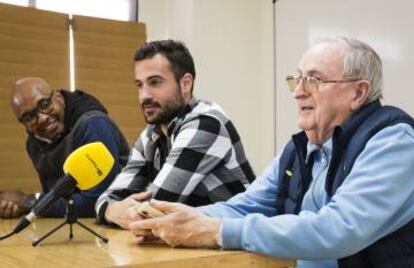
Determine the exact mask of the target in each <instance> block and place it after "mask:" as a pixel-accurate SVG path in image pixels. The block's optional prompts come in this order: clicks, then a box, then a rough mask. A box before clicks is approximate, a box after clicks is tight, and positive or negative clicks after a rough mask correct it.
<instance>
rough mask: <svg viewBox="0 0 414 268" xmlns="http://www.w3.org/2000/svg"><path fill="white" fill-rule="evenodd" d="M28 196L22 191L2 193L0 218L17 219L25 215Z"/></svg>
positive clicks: (5, 191)
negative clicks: (25, 201)
mask: <svg viewBox="0 0 414 268" xmlns="http://www.w3.org/2000/svg"><path fill="white" fill-rule="evenodd" d="M25 197H26V194H25V193H23V192H22V191H20V190H4V191H0V218H17V217H19V216H21V215H23V214H24V213H25V212H26V210H27V208H26V206H25V205H24V198H25Z"/></svg>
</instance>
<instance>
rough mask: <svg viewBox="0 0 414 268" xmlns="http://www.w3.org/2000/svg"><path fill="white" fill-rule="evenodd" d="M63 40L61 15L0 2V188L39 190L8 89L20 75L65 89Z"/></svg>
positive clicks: (65, 31) (64, 26) (64, 23)
mask: <svg viewBox="0 0 414 268" xmlns="http://www.w3.org/2000/svg"><path fill="white" fill-rule="evenodd" d="M68 38H69V34H68V26H67V16H66V15H64V14H59V13H53V12H48V11H42V10H36V9H33V8H27V7H18V6H13V5H6V4H0V122H1V127H0V146H1V147H0V148H1V149H2V156H1V157H0V189H5V188H7V189H11V188H21V189H22V190H24V191H26V192H34V191H38V190H39V189H40V186H39V182H38V179H37V174H36V172H35V171H34V169H33V166H32V163H31V161H30V159H29V157H28V156H27V154H26V149H25V147H26V145H25V141H26V132H25V130H24V127H22V126H21V125H20V124H19V123H18V122H17V121H16V119H15V118H14V115H13V114H12V112H11V110H10V107H9V98H10V90H11V88H12V86H13V84H14V82H15V81H16V80H17V79H19V78H22V77H25V76H39V77H42V78H44V79H45V80H46V81H47V82H48V83H49V84H50V85H51V86H52V87H57V88H68V86H69V82H68V81H69V80H68V78H69V68H68V67H69V58H68V55H69V39H68Z"/></svg>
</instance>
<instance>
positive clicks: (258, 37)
mask: <svg viewBox="0 0 414 268" xmlns="http://www.w3.org/2000/svg"><path fill="white" fill-rule="evenodd" d="M139 3H140V6H139V18H140V21H142V22H144V23H146V24H147V34H148V40H155V39H164V38H172V39H179V40H182V41H184V42H185V43H186V44H187V45H188V47H189V49H190V50H191V52H192V54H193V57H194V60H195V64H196V70H197V78H196V85H195V92H194V93H195V95H196V96H197V97H198V98H203V99H209V100H212V101H214V102H217V103H219V104H220V105H221V106H222V107H223V108H224V110H225V111H226V112H227V113H228V114H229V115H230V117H231V118H232V120H233V122H234V124H235V125H236V127H237V129H238V130H239V133H240V135H241V137H242V140H243V143H244V145H245V149H246V152H247V155H248V157H249V159H250V161H251V164H252V166H253V167H254V169H255V170H256V173H261V171H262V169H263V168H264V167H265V166H266V165H267V164H268V162H269V161H270V160H271V158H272V157H273V156H274V146H275V145H274V140H275V139H274V134H273V132H274V123H273V122H274V113H273V107H274V91H273V75H272V74H273V71H272V68H273V49H272V25H273V22H272V3H271V1H270V0H140V1H139Z"/></svg>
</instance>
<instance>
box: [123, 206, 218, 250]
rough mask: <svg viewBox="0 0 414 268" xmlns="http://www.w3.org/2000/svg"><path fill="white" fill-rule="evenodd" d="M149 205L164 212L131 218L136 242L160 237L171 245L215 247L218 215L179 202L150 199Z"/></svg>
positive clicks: (130, 225)
mask: <svg viewBox="0 0 414 268" xmlns="http://www.w3.org/2000/svg"><path fill="white" fill-rule="evenodd" d="M151 206H152V207H154V208H156V209H158V210H160V211H162V212H164V213H165V214H167V215H165V216H161V217H157V218H152V219H142V218H139V219H136V220H132V221H131V222H130V224H129V229H130V230H131V232H132V234H133V236H134V241H135V242H136V243H137V244H141V243H143V242H145V241H148V240H153V239H154V238H159V239H161V240H162V241H164V242H165V243H166V244H168V245H170V246H172V247H176V246H183V247H206V248H217V247H218V244H217V238H218V235H219V231H220V224H221V222H220V219H218V218H211V217H207V216H205V215H203V214H201V213H200V212H199V211H197V210H196V209H195V208H193V207H189V206H186V205H183V204H180V203H170V202H163V201H157V200H152V201H151Z"/></svg>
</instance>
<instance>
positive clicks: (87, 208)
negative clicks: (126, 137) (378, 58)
mask: <svg viewBox="0 0 414 268" xmlns="http://www.w3.org/2000/svg"><path fill="white" fill-rule="evenodd" d="M75 137H76V141H75V144H74V148H77V147H80V146H82V145H84V144H88V143H91V142H96V141H101V142H103V143H104V144H105V146H106V147H107V148H108V150H109V151H110V152H111V154H112V156H113V157H114V159H115V163H114V167H113V168H112V170H111V172H110V173H109V174H108V176H107V177H106V178H105V179H104V180H103V181H102V182H101V183H99V184H98V185H97V186H95V187H94V188H92V189H89V190H84V191H80V192H77V193H75V194H74V195H73V199H74V201H75V206H76V212H77V214H78V216H80V217H94V216H95V210H94V206H95V202H96V200H97V198H98V197H99V195H100V194H101V193H102V192H103V191H104V190H105V189H106V188H108V186H109V185H110V183H111V182H112V181H113V179H114V178H115V176H116V174H118V173H119V172H120V171H121V164H120V144H121V143H122V142H121V140H122V139H123V136H122V134H121V133H120V132H119V130H118V129H117V128H116V127H115V126H114V125H113V123H112V122H110V121H109V119H108V118H107V117H105V116H94V117H91V118H89V119H88V120H86V121H85V123H84V125H83V126H81V127H79V129H78V130H77V133H75ZM40 198H42V196H40ZM65 213H66V202H65V200H63V199H59V200H58V201H57V202H56V203H55V204H54V205H53V206H52V207H50V209H49V210H47V211H46V213H45V215H44V216H46V217H61V216H63V215H65Z"/></svg>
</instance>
